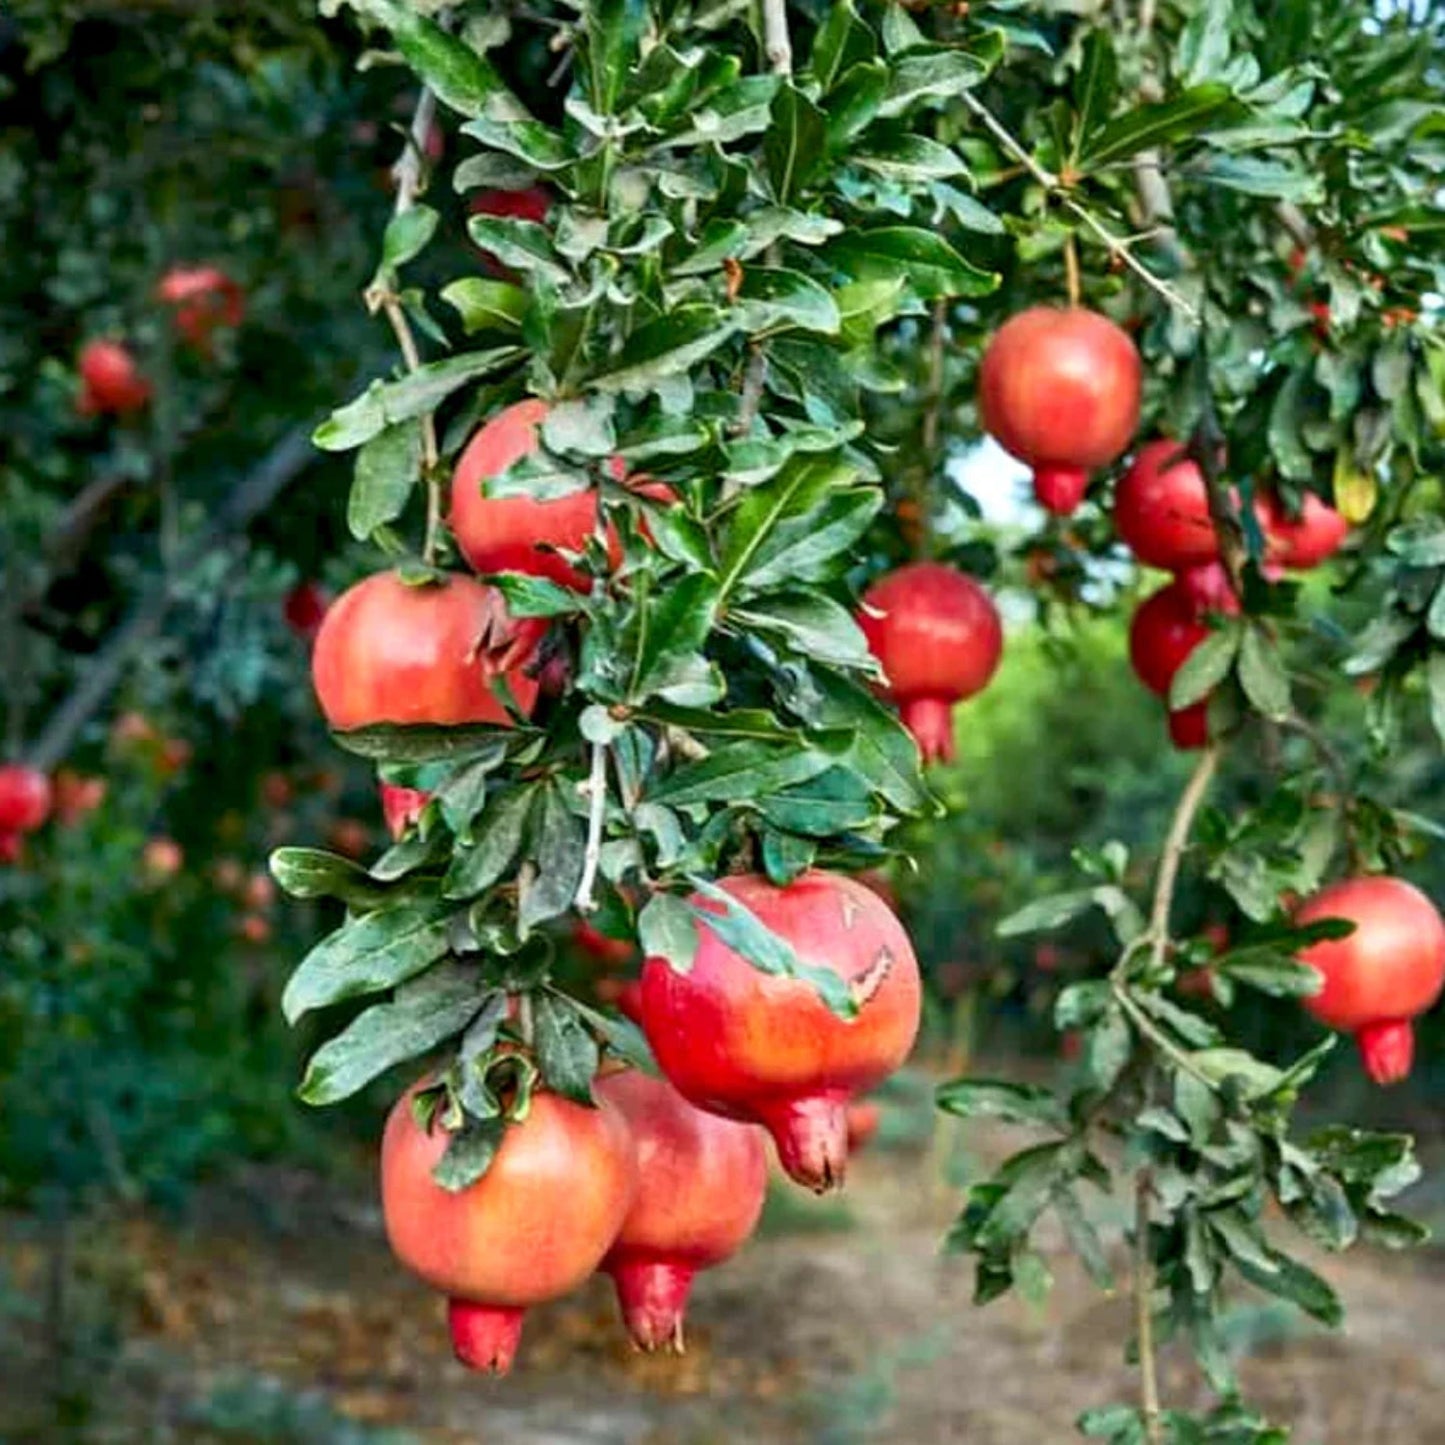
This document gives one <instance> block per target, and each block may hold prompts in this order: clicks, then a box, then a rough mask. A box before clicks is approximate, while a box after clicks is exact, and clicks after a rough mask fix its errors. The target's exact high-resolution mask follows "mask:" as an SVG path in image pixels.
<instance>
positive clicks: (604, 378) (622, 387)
mask: <svg viewBox="0 0 1445 1445" xmlns="http://www.w3.org/2000/svg"><path fill="white" fill-rule="evenodd" d="M737 328H738V319H737V318H736V317H735V316H730V315H727V314H726V313H725V312H722V311H720V310H719V309H718V308H717V307H716V306H710V305H705V304H703V303H700V302H690V303H688V304H686V305H683V306H679V307H677V308H676V309H675V310H673V311H670V312H668V313H667V314H666V315H665V316H659V317H657V318H656V319H655V320H653V321H648V322H646V323H644V324H643V325H642V326H640V327H638V328H637V330H636V331H634V332H633V333H632V335H631V336H629V337H628V339H627V343H626V345H625V346H623V348H622V350H621V351H620V352H619V353H618V354H617V355H616V356H615V357H613V358H612V360H611V362H610V364H609V366H608V369H607V370H606V371H604V372H603V373H602V374H601V375H600V376H597V377H595V378H594V379H593V382H592V385H593V386H594V387H595V388H596V389H597V390H598V391H604V392H607V391H611V392H615V391H644V390H648V389H650V388H653V387H655V386H656V385H657V383H658V382H659V381H662V380H664V379H665V378H667V377H670V376H676V375H678V374H679V373H681V372H685V371H690V370H691V369H692V368H693V367H694V366H696V365H697V364H698V362H700V361H702V360H704V359H705V358H707V357H709V356H711V355H712V353H713V352H714V351H716V350H717V349H718V347H719V346H721V345H722V344H723V343H724V342H725V341H727V339H728V338H729V337H730V336H732V335H733V334H734V332H736V330H737Z"/></svg>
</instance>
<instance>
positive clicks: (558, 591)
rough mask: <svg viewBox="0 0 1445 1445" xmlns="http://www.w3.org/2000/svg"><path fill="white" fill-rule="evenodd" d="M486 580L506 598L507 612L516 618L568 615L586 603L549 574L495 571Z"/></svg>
mask: <svg viewBox="0 0 1445 1445" xmlns="http://www.w3.org/2000/svg"><path fill="white" fill-rule="evenodd" d="M487 580H488V581H489V582H490V583H491V584H492V586H493V587H495V588H497V589H498V590H499V591H500V592H501V594H502V596H503V597H505V598H506V599H507V611H508V612H510V613H511V614H512V616H513V617H567V616H570V615H571V614H572V613H574V612H580V611H582V609H583V606H584V603H583V598H582V595H581V594H580V593H577V592H574V591H573V590H572V589H571V588H570V587H563V586H562V585H561V584H560V583H557V582H553V581H551V580H550V579H548V578H546V577H533V576H532V575H531V574H530V573H527V572H494V573H491V574H490V575H489V576H488V579H487Z"/></svg>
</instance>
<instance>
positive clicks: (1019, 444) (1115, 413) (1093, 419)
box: [978, 306, 1140, 516]
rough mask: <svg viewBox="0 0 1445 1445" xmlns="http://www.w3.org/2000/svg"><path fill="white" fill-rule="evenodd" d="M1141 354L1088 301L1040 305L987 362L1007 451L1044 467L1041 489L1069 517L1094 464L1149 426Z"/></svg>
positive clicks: (987, 409)
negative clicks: (1061, 306)
mask: <svg viewBox="0 0 1445 1445" xmlns="http://www.w3.org/2000/svg"><path fill="white" fill-rule="evenodd" d="M1139 394H1140V365H1139V353H1138V351H1137V350H1136V349H1135V346H1134V343H1133V342H1132V341H1131V340H1130V339H1129V336H1128V333H1127V332H1125V331H1122V330H1121V329H1120V328H1119V327H1117V326H1115V325H1114V323H1113V322H1112V321H1110V320H1109V319H1108V318H1107V317H1105V316H1100V315H1099V313H1098V312H1096V311H1088V310H1085V309H1084V308H1082V307H1077V306H1076V307H1071V308H1070V309H1068V310H1066V311H1058V310H1054V309H1052V308H1050V307H1047V306H1034V307H1030V308H1029V310H1027V311H1022V312H1020V313H1019V314H1018V315H1017V316H1014V317H1011V318H1010V319H1009V320H1008V321H1006V322H1005V323H1004V324H1003V326H1001V327H1000V328H999V330H998V332H997V333H996V334H995V335H994V337H993V339H992V340H991V341H990V342H989V344H988V349H987V350H986V351H985V352H984V356H983V363H982V366H981V367H980V369H979V393H978V405H979V413H980V416H981V418H982V421H983V426H984V430H985V431H987V432H988V433H989V434H990V435H991V436H992V437H994V439H995V440H996V441H997V442H998V443H999V445H1000V446H1002V447H1003V449H1004V450H1005V451H1006V452H1009V453H1011V454H1012V455H1013V456H1015V457H1017V458H1018V459H1019V460H1020V461H1021V462H1026V463H1028V465H1029V466H1031V467H1033V469H1034V495H1035V496H1036V497H1037V498H1038V500H1039V502H1040V504H1041V505H1042V506H1044V507H1045V508H1047V509H1048V510H1049V511H1050V512H1054V513H1057V514H1059V515H1061V516H1067V515H1068V514H1069V513H1070V512H1072V511H1074V510H1075V509H1076V508H1077V507H1078V505H1079V503H1080V502H1081V501H1082V500H1083V497H1084V492H1085V489H1086V488H1087V487H1088V484H1089V472H1090V471H1091V470H1092V469H1093V468H1095V467H1102V466H1107V465H1108V464H1109V463H1110V462H1112V461H1113V460H1114V459H1115V458H1116V457H1117V456H1119V454H1120V453H1121V452H1122V451H1123V450H1124V448H1125V447H1127V446H1128V445H1129V441H1130V438H1131V437H1133V435H1134V428H1135V427H1136V426H1137V425H1138V424H1139Z"/></svg>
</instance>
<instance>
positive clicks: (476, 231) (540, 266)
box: [467, 215, 572, 286]
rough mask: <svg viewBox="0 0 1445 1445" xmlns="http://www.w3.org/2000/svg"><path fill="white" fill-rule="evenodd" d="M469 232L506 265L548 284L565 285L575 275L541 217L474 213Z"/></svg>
mask: <svg viewBox="0 0 1445 1445" xmlns="http://www.w3.org/2000/svg"><path fill="white" fill-rule="evenodd" d="M467 235H468V236H470V237H471V238H472V240H473V241H474V242H475V243H476V244H477V245H478V246H480V247H481V248H482V250H484V251H488V252H490V253H491V254H492V255H493V256H495V257H496V258H497V259H498V260H499V261H501V262H503V263H504V264H505V265H508V266H512V267H514V268H515V269H516V270H518V271H522V272H525V273H526V274H527V275H529V276H533V277H535V278H536V279H537V281H538V282H541V283H544V284H546V285H548V286H565V285H567V283H568V282H569V281H570V280H571V279H572V276H571V273H570V272H569V271H568V270H567V267H566V266H564V265H563V264H562V261H561V260H560V259H559V258H558V254H557V250H556V247H555V246H554V245H553V237H552V232H551V230H549V229H548V228H547V227H546V226H544V225H542V224H541V223H540V222H537V221H527V220H522V219H520V218H518V217H516V216H487V215H474V216H472V217H471V218H470V219H469V220H468V221H467Z"/></svg>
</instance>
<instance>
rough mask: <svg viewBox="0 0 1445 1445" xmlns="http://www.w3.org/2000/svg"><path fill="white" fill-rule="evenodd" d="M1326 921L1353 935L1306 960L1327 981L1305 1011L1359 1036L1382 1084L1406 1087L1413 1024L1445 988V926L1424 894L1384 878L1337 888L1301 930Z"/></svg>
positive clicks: (1299, 918) (1299, 914)
mask: <svg viewBox="0 0 1445 1445" xmlns="http://www.w3.org/2000/svg"><path fill="white" fill-rule="evenodd" d="M1327 918H1332V919H1343V920H1344V921H1345V922H1347V923H1352V924H1354V929H1353V931H1352V932H1350V933H1348V934H1346V935H1345V937H1343V938H1328V939H1321V940H1320V941H1319V942H1318V943H1312V944H1310V946H1309V947H1308V948H1306V949H1304V950H1303V951H1302V952H1301V953H1300V955H1299V957H1300V961H1301V962H1302V963H1305V964H1308V965H1309V967H1310V968H1312V969H1314V971H1315V972H1316V973H1317V974H1319V976H1320V989H1319V992H1318V993H1316V994H1314V995H1312V996H1310V997H1307V998H1306V999H1305V1000H1304V1006H1305V1008H1306V1009H1308V1010H1309V1012H1310V1013H1311V1014H1313V1015H1314V1016H1315V1018H1317V1019H1318V1020H1319V1021H1320V1022H1321V1023H1322V1024H1325V1025H1327V1026H1328V1027H1329V1028H1332V1029H1339V1030H1340V1031H1341V1032H1342V1033H1348V1034H1353V1035H1354V1039H1355V1042H1356V1043H1357V1044H1358V1045H1359V1048H1360V1057H1361V1059H1363V1061H1364V1065H1365V1071H1366V1072H1367V1073H1368V1074H1369V1076H1370V1077H1371V1078H1372V1079H1373V1080H1374V1081H1375V1082H1376V1083H1377V1084H1396V1083H1399V1081H1400V1080H1401V1079H1403V1078H1405V1076H1406V1075H1407V1074H1409V1072H1410V1066H1411V1064H1412V1062H1413V1061H1414V1056H1415V1030H1414V1020H1415V1019H1416V1018H1417V1017H1418V1016H1419V1015H1420V1014H1422V1013H1424V1012H1425V1011H1426V1010H1427V1009H1429V1008H1431V1007H1432V1006H1433V1005H1434V1003H1435V1001H1436V1000H1437V999H1438V998H1439V997H1440V992H1441V990H1442V988H1445V922H1442V920H1441V918H1440V912H1439V910H1438V909H1437V908H1436V907H1435V905H1434V904H1433V903H1432V902H1431V901H1430V900H1429V899H1428V898H1427V897H1426V896H1425V895H1424V894H1423V893H1422V892H1421V891H1420V890H1419V889H1418V888H1416V887H1414V886H1413V885H1412V884H1409V883H1406V882H1405V881H1404V880H1403V879H1400V878H1385V877H1379V876H1369V877H1359V878H1346V879H1343V880H1342V881H1341V882H1339V883H1332V884H1331V885H1330V886H1329V887H1328V888H1323V889H1321V890H1320V891H1319V892H1318V893H1316V894H1315V895H1314V897H1313V898H1310V899H1309V900H1308V901H1307V902H1305V903H1304V904H1302V905H1301V906H1300V907H1299V909H1298V910H1296V912H1295V922H1296V923H1297V924H1300V925H1306V924H1310V923H1318V922H1319V921H1320V920H1322V919H1327Z"/></svg>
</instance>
